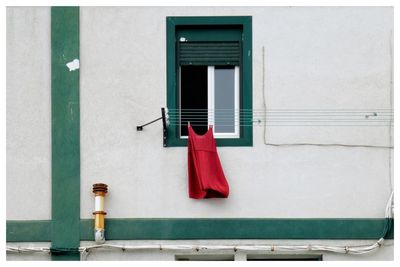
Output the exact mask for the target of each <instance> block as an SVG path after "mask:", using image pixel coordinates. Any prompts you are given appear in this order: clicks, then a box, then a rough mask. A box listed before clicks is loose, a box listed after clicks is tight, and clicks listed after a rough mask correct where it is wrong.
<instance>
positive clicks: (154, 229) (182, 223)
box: [6, 219, 394, 242]
mask: <svg viewBox="0 0 400 267" xmlns="http://www.w3.org/2000/svg"><path fill="white" fill-rule="evenodd" d="M384 223H385V220H384V219H107V220H106V238H107V239H108V240H130V239H132V240H134V239H250V238H251V239H377V238H379V237H381V235H382V233H383V228H384ZM80 224H81V226H80V227H81V237H80V239H81V240H93V220H90V219H84V220H81V223H80ZM390 224H391V231H390V233H389V235H388V236H387V238H388V239H393V236H394V235H393V233H394V230H393V226H394V224H393V220H391V221H390ZM6 232H7V237H6V239H7V242H46V241H50V240H51V221H39V220H38V221H12V220H9V221H7V226H6Z"/></svg>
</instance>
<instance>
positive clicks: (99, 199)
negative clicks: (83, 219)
mask: <svg viewBox="0 0 400 267" xmlns="http://www.w3.org/2000/svg"><path fill="white" fill-rule="evenodd" d="M107 191H108V186H107V185H106V184H102V183H99V184H94V185H93V193H94V195H95V197H94V203H95V204H94V206H95V211H94V212H93V215H94V216H95V217H94V240H95V241H96V243H97V244H103V243H104V242H105V241H106V239H105V236H104V231H105V228H104V216H105V215H106V214H107V213H106V212H105V211H104V198H105V196H106V194H107Z"/></svg>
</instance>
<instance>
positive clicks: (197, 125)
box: [178, 66, 208, 136]
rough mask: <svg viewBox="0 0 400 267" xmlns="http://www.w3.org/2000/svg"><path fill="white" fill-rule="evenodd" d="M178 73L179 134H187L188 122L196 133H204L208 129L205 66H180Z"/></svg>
mask: <svg viewBox="0 0 400 267" xmlns="http://www.w3.org/2000/svg"><path fill="white" fill-rule="evenodd" d="M180 73H181V77H180V81H181V84H180V89H181V91H180V103H181V122H180V123H181V125H180V129H181V136H187V135H188V131H187V124H188V122H190V125H191V126H192V127H193V130H194V131H195V132H196V133H197V134H204V133H206V132H207V129H208V112H207V108H208V102H207V66H181V72H180ZM178 123H179V122H178Z"/></svg>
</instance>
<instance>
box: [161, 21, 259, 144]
mask: <svg viewBox="0 0 400 267" xmlns="http://www.w3.org/2000/svg"><path fill="white" fill-rule="evenodd" d="M251 38H252V36H251V17H168V18H167V108H168V114H169V121H170V125H169V127H168V132H167V140H166V144H167V146H186V144H187V125H188V123H190V124H191V126H192V127H193V128H194V130H195V131H196V132H197V133H198V134H203V133H205V132H206V131H207V130H208V126H209V125H212V126H213V131H214V136H215V138H216V142H217V145H218V146H252V115H251V114H252V112H251V110H252V77H251V75H252V62H251V58H252V55H251V46H252V45H251V42H252V40H251ZM243 110H246V113H243V112H242V111H243Z"/></svg>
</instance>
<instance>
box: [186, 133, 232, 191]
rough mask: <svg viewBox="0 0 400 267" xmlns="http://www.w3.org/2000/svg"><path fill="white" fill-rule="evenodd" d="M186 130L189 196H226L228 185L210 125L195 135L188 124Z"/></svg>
mask: <svg viewBox="0 0 400 267" xmlns="http://www.w3.org/2000/svg"><path fill="white" fill-rule="evenodd" d="M188 132H189V133H188V174H189V197H191V198H196V199H200V198H213V197H214V198H227V197H228V195H229V185H228V182H227V181H226V178H225V175H224V171H223V170H222V166H221V162H220V161H219V157H218V153H217V146H216V144H215V139H214V135H213V131H212V126H210V127H209V128H208V131H207V132H206V133H205V134H204V135H197V134H196V133H195V132H194V130H193V129H192V127H190V125H189V126H188Z"/></svg>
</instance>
